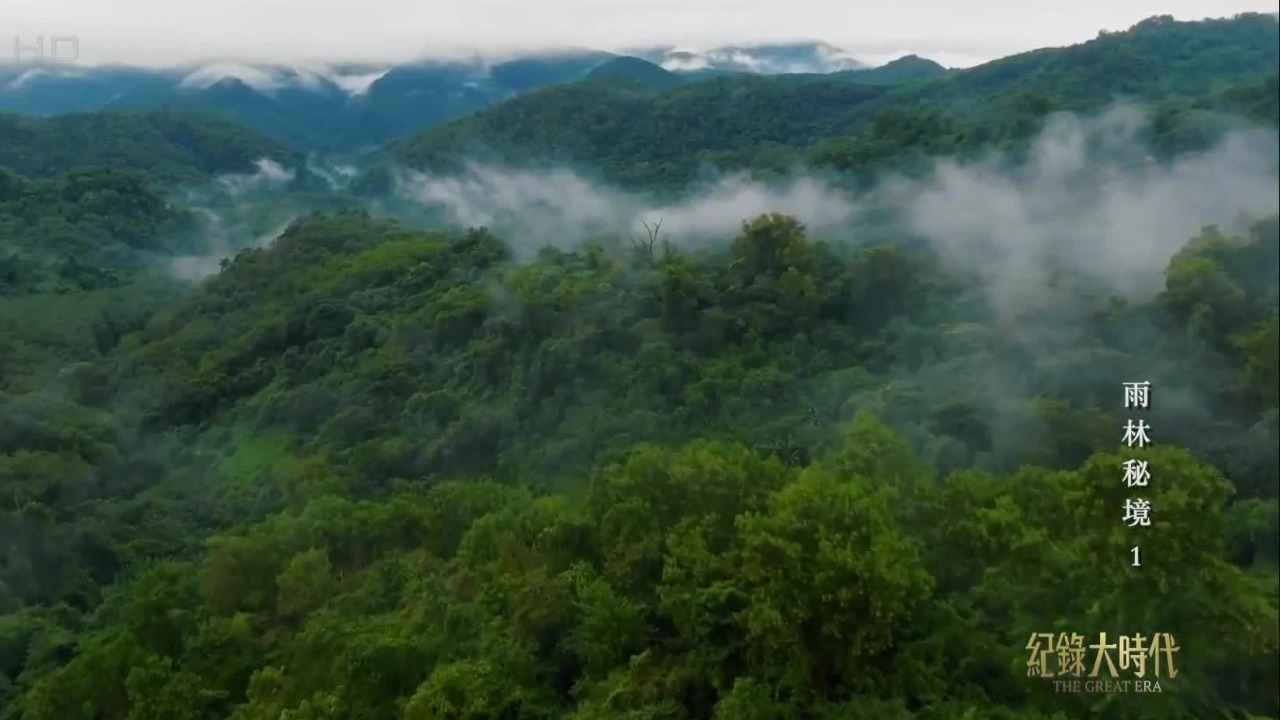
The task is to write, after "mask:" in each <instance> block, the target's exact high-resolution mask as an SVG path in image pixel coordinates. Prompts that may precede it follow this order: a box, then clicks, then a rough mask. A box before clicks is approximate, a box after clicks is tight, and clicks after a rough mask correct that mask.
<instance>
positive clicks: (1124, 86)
mask: <svg viewBox="0 0 1280 720" xmlns="http://www.w3.org/2000/svg"><path fill="white" fill-rule="evenodd" d="M1278 58H1280V41H1278V40H1277V34H1276V23H1275V20H1274V19H1273V18H1271V17H1269V16H1266V15H1241V16H1237V17H1235V18H1232V19H1227V20H1210V21H1203V22H1176V21H1173V20H1172V19H1168V18H1153V19H1151V20H1148V21H1144V22H1142V23H1139V24H1137V25H1135V26H1134V27H1133V28H1131V29H1130V30H1128V31H1126V32H1120V33H1106V34H1103V35H1101V36H1099V37H1098V38H1096V39H1094V40H1090V41H1088V42H1084V43H1081V44H1078V45H1074V46H1070V47H1065V48H1049V49H1044V50H1037V51H1034V52H1030V53H1024V54H1020V55H1015V56H1011V57H1008V58H1003V59H1000V60H996V61H993V62H990V63H987V64H984V65H980V66H977V67H974V68H968V69H964V70H955V71H946V70H944V69H943V68H941V66H938V65H937V64H936V63H932V62H931V61H928V60H924V59H921V58H918V57H906V58H901V59H899V60H897V61H895V62H893V63H890V64H888V65H886V66H883V67H881V68H875V69H869V70H857V71H847V72H840V73H832V74H827V75H805V74H791V75H775V76H760V75H744V74H733V75H722V76H718V77H714V78H711V79H708V80H702V81H698V82H685V83H682V84H680V85H678V86H675V87H667V88H660V87H659V88H650V89H648V90H644V89H641V88H637V87H620V86H619V87H611V86H604V85H599V84H591V83H568V84H563V85H559V86H557V87H551V88H544V89H542V90H538V91H535V92H532V93H528V94H526V95H522V96H520V97H516V98H513V99H512V100H509V101H507V102H504V103H502V104H499V105H496V106H493V107H490V108H486V109H484V110H482V111H479V112H477V113H475V114H474V115H471V116H468V117H464V118H461V119H459V120H456V121H453V122H451V123H448V124H445V125H441V126H436V127H432V128H428V129H426V130H425V131H423V132H422V133H420V134H418V135H417V136H416V137H413V138H410V139H407V140H405V141H402V142H399V143H396V144H394V145H392V146H390V147H389V148H387V149H386V151H385V152H384V153H383V154H382V156H381V159H380V162H381V163H382V165H384V166H388V165H407V166H409V167H417V168H432V169H439V168H444V167H454V168H456V167H457V163H458V162H460V161H462V160H465V159H496V160H502V161H512V162H527V161H531V162H563V163H569V164H572V165H580V166H585V167H590V168H593V169H594V170H596V171H598V172H600V173H601V174H602V175H603V176H604V177H605V178H606V179H608V180H610V181H612V182H616V183H619V184H622V185H627V186H637V187H654V186H666V187H675V186H679V185H682V184H684V183H687V182H690V181H691V180H693V179H694V178H695V177H696V176H697V175H698V174H699V173H700V172H702V170H704V169H706V168H708V167H712V168H718V169H737V168H756V169H764V170H777V171H785V170H786V169H788V167H789V166H791V167H794V165H795V164H797V163H799V162H802V161H807V162H811V163H817V164H820V165H830V166H833V167H836V168H838V169H841V170H856V171H857V172H861V173H864V174H876V173H877V172H879V171H881V170H884V169H888V167H887V165H886V163H888V164H890V165H894V166H896V167H902V166H906V165H909V164H910V163H912V162H914V161H916V160H917V159H920V155H919V153H920V152H921V151H922V150H923V149H924V148H930V149H931V150H930V152H931V153H937V154H943V155H945V154H950V153H957V152H960V153H963V152H970V151H972V152H977V151H979V150H981V149H982V148H985V147H988V146H989V145H991V144H993V143H995V144H997V145H1017V144H1018V143H1021V142H1023V141H1025V140H1026V139H1027V138H1029V137H1030V135H1031V134H1032V133H1033V132H1034V131H1035V130H1036V128H1038V127H1039V126H1040V122H1041V120H1042V119H1043V118H1044V117H1045V116H1046V115H1048V114H1050V113H1052V112H1054V111H1057V110H1071V111H1078V112H1091V111H1096V110H1098V109H1100V108H1102V107H1105V106H1106V105H1108V104H1109V103H1112V102H1115V101H1116V100H1122V99H1132V100H1142V101H1157V100H1158V101H1160V102H1161V103H1165V104H1169V103H1170V102H1172V101H1173V100H1174V99H1182V100H1185V101H1186V102H1188V103H1191V104H1192V105H1196V104H1198V107H1201V108H1203V109H1206V110H1207V109H1214V108H1216V107H1218V106H1220V105H1222V104H1223V103H1224V102H1226V101H1227V100H1228V99H1229V98H1231V97H1234V96H1233V95H1223V92H1224V91H1225V90H1226V89H1227V88H1231V87H1236V86H1248V87H1250V88H1258V87H1260V86H1259V85H1258V84H1259V83H1262V87H1265V85H1266V82H1267V81H1268V80H1269V79H1270V78H1273V77H1274V75H1275V68H1276V66H1277V63H1278ZM1249 92H1252V93H1255V94H1256V92H1258V91H1257V90H1250V91H1249ZM1231 102H1237V103H1238V102H1239V101H1231ZM1250 107H1251V108H1257V109H1256V110H1250V111H1249V112H1250V113H1252V114H1254V115H1255V117H1256V113H1258V112H1265V110H1266V108H1267V107H1268V105H1267V101H1266V97H1265V94H1264V95H1263V96H1262V97H1260V98H1259V99H1257V100H1254V101H1251V104H1250ZM1175 110H1176V109H1175ZM1171 112H1174V111H1171ZM1177 112H1182V111H1177ZM1183 114H1184V115H1185V113H1183ZM1180 117H1181V116H1180ZM1175 119H1176V118H1175ZM1188 122H1190V120H1188ZM1195 122H1197V123H1199V122H1202V121H1201V120H1199V119H1197V120H1195ZM1203 122H1208V123H1212V122H1216V121H1213V120H1212V119H1206V120H1204V121H1203ZM1166 125H1168V126H1169V127H1176V126H1178V125H1179V123H1178V122H1175V121H1174V120H1170V122H1168V123H1166ZM1165 130H1166V131H1168V132H1174V131H1173V130H1169V128H1168V127H1166V128H1165ZM1192 135H1195V133H1188V135H1187V137H1186V138H1185V139H1176V138H1171V139H1169V140H1168V145H1167V147H1170V148H1172V147H1173V146H1174V145H1178V146H1179V147H1180V148H1181V149H1186V148H1185V144H1186V143H1187V142H1193V141H1195V140H1194V138H1192ZM1206 137H1208V135H1205V134H1204V133H1200V134H1199V138H1200V140H1199V141H1203V140H1204V138H1206ZM1161 142H1162V141H1159V140H1157V142H1156V144H1157V146H1160V145H1161ZM1179 144H1180V145H1179ZM806 153H807V155H806ZM379 177H380V176H379V174H378V173H375V174H374V175H373V176H371V179H370V182H376V181H377V180H378V178H379Z"/></svg>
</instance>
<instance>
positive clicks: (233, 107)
mask: <svg viewBox="0 0 1280 720" xmlns="http://www.w3.org/2000/svg"><path fill="white" fill-rule="evenodd" d="M616 57H617V56H616V55H614V54H613V53H608V52H603V51H597V50H589V49H569V50H558V51H546V52H536V53H525V54H522V55H518V56H514V57H509V58H504V59H500V60H490V59H485V58H474V59H471V60H458V61H421V62H410V63H402V64H384V65H375V64H338V65H325V64H306V65H280V64H267V63H241V62H213V63H208V64H203V65H191V66H183V67H177V68H160V69H143V68H131V67H119V66H103V67H79V66H73V65H46V64H42V65H39V66H23V65H12V64H9V65H0V111H5V110H7V111H11V112H20V113H23V114H30V115H56V114H62V113H67V112H84V111H93V110H101V109H143V110H146V109H167V110H178V111H187V112H208V113H216V114H218V115H221V116H223V117H226V118H229V119H232V120H235V121H237V122H241V123H243V124H245V125H247V126H248V127H250V128H252V129H254V130H256V131H257V132H260V133H262V134H265V135H267V136H268V137H271V138H273V139H275V140H278V141H281V142H285V143H288V144H290V145H292V146H293V147H295V148H297V149H301V150H317V151H324V152H343V151H352V150H359V149H362V148H365V147H369V146H376V145H380V144H383V143H385V142H387V141H390V140H394V139H398V138H402V137H405V136H407V135H410V134H412V133H414V132H416V131H418V130H421V129H422V128H424V127H427V126H430V125H433V124H436V123H439V122H444V121H447V120H451V119H454V118H457V117H461V116H464V115H466V114H468V113H471V112H474V111H476V110H479V109H482V108H485V107H488V106H491V105H494V104H497V103H499V102H502V101H504V100H507V99H509V98H511V97H514V96H516V95H519V94H521V93H525V92H529V91H531V90H535V89H538V88H542V87H546V86H548V85H555V84H557V83H562V82H569V81H573V80H579V79H582V78H584V77H586V76H588V74H590V73H592V71H594V70H595V69H597V68H599V67H600V66H602V65H606V64H609V63H611V62H612V61H613V59H614V58H616ZM637 57H640V58H641V59H646V60H649V61H650V62H652V63H654V64H656V65H659V66H664V67H668V69H670V70H673V71H677V72H680V73H682V74H684V75H686V76H690V77H698V76H703V75H706V74H708V73H711V74H716V73H724V72H750V73H758V74H777V73H794V72H808V73H813V72H832V71H838V70H849V69H860V68H863V67H864V66H863V65H862V64H861V63H858V62H857V61H855V60H852V59H851V58H850V57H848V54H847V53H845V52H844V51H843V50H840V49H839V48H836V47H834V46H830V45H824V44H821V43H797V44H789V45H755V46H748V45H743V46H733V47H724V48H716V49H713V50H709V51H705V52H698V53H691V52H687V51H676V50H672V49H659V50H649V51H642V52H641V53H638V54H637ZM619 70H620V68H618V67H605V68H604V69H603V70H602V72H603V73H605V74H609V73H614V72H618V71H619ZM636 71H637V68H635V67H633V68H631V70H627V71H622V72H623V73H624V74H627V73H632V74H634V73H635V72H636ZM646 77H647V78H648V81H649V82H658V83H659V84H671V83H672V82H673V81H674V79H675V78H674V76H663V75H659V74H654V73H652V72H649V73H648V75H646Z"/></svg>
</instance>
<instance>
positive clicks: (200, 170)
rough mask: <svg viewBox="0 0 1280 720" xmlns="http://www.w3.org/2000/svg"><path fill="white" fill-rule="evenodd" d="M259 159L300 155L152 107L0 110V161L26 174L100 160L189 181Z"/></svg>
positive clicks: (229, 126) (227, 127) (204, 119)
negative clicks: (46, 114)
mask: <svg viewBox="0 0 1280 720" xmlns="http://www.w3.org/2000/svg"><path fill="white" fill-rule="evenodd" d="M264 157H266V158H272V159H274V160H276V161H277V162H280V163H282V164H287V165H296V164H297V162H298V161H299V160H300V156H299V155H298V154H297V153H296V152H295V151H293V150H290V149H288V148H286V147H285V146H283V145H280V144H278V143H276V142H273V141H270V140H267V139H265V138H262V137H260V136H257V135H254V134H252V133H250V132H249V131H247V130H245V129H244V128H242V127H240V126H239V125H236V124H235V123H232V122H228V121H226V120H221V119H218V118H215V117H209V116H203V115H190V114H183V113H176V112H165V111H151V112H138V113H127V112H102V113H76V114H71V115H60V116H57V117H52V118H27V117H21V116H18V115H13V114H9V113H0V167H6V168H9V169H10V170H11V171H13V172H16V173H19V174H22V175H27V176H30V177H47V176H51V175H57V174H60V173H65V172H67V171H68V170H72V169H75V168H77V167H82V166H89V165H102V166H109V167H113V168H129V169H134V170H145V171H146V172H147V173H149V174H151V175H153V176H155V177H159V178H162V179H164V180H169V181H172V180H193V179H199V178H200V177H201V176H208V175H215V174H221V173H244V172H253V169H254V168H253V163H254V162H255V161H257V160H258V159H259V158H264ZM3 187H4V181H0V188H3ZM3 195H4V191H3V190H2V189H0V197H2V196H3Z"/></svg>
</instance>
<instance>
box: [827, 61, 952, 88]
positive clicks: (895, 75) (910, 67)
mask: <svg viewBox="0 0 1280 720" xmlns="http://www.w3.org/2000/svg"><path fill="white" fill-rule="evenodd" d="M951 72H952V71H950V70H947V69H946V68H945V67H943V66H941V65H939V64H938V63H936V62H934V61H932V60H929V59H927V58H922V57H920V56H919V55H904V56H902V57H900V58H898V59H897V60H891V61H889V62H887V63H885V64H884V65H880V66H878V67H872V68H862V69H858V70H846V71H844V73H845V74H848V75H849V76H850V78H851V79H852V80H853V81H854V82H859V83H865V84H868V85H901V84H903V83H909V82H914V81H916V80H929V79H931V78H938V77H943V76H944V75H948V74H950V73H951Z"/></svg>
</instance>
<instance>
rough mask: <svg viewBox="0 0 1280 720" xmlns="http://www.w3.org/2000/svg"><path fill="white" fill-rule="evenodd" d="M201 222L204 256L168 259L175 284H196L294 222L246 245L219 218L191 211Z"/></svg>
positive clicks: (207, 212)
mask: <svg viewBox="0 0 1280 720" xmlns="http://www.w3.org/2000/svg"><path fill="white" fill-rule="evenodd" d="M195 211H196V212H197V214H199V215H200V216H201V217H202V218H203V219H204V221H205V228H204V229H205V233H204V234H205V243H206V247H207V248H208V251H207V252H204V253H201V254H199V255H182V256H178V257H174V258H170V259H169V272H170V274H172V275H173V276H174V277H175V278H177V279H179V280H186V281H188V282H199V281H201V280H204V279H205V278H207V277H210V276H211V275H215V274H217V273H218V271H219V270H220V269H221V267H222V261H223V260H225V259H229V258H231V257H232V256H234V255H235V254H236V253H237V252H239V251H240V250H243V249H245V248H252V247H258V248H263V247H267V246H268V245H270V244H271V243H273V242H275V239H276V238H277V237H280V234H281V233H283V232H284V231H285V229H286V228H288V227H289V224H290V223H292V222H293V221H294V219H295V218H292V217H290V218H289V219H288V220H287V221H285V222H283V223H280V224H279V225H277V226H276V227H274V228H273V229H272V230H270V231H269V232H266V233H263V234H261V235H258V236H257V237H249V238H248V241H247V242H246V241H245V240H244V239H241V238H240V237H238V235H239V233H238V232H237V231H236V230H234V229H229V228H228V227H227V226H226V223H225V222H224V221H223V219H222V216H221V215H220V214H218V213H217V212H215V211H213V210H210V209H208V208H196V210H195Z"/></svg>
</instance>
